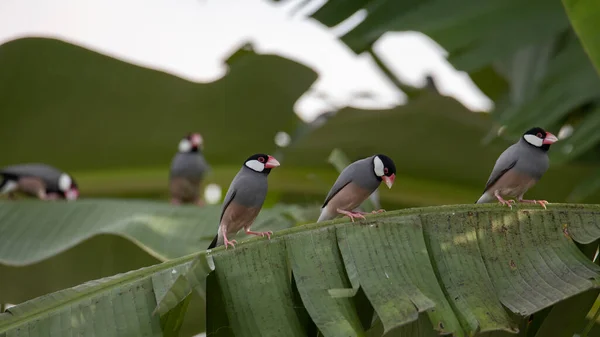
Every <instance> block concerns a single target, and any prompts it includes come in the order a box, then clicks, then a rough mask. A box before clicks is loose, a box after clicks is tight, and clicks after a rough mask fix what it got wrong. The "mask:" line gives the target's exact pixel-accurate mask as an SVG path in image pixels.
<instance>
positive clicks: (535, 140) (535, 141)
mask: <svg viewBox="0 0 600 337" xmlns="http://www.w3.org/2000/svg"><path fill="white" fill-rule="evenodd" d="M523 138H525V141H526V142H527V143H529V144H531V145H533V146H537V147H542V144H543V142H544V140H543V139H541V138H539V137H538V136H535V135H525V136H523Z"/></svg>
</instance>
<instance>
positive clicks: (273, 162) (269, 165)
mask: <svg viewBox="0 0 600 337" xmlns="http://www.w3.org/2000/svg"><path fill="white" fill-rule="evenodd" d="M279 165H280V164H279V162H278V161H277V159H275V158H273V157H271V156H269V160H267V162H266V163H265V168H273V167H277V166H279Z"/></svg>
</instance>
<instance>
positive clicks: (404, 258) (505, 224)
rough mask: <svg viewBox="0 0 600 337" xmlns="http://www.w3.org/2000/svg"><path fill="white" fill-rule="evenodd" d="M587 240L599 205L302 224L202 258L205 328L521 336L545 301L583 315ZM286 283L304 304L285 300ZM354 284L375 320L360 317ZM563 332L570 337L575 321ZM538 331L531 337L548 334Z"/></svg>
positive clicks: (165, 307) (592, 275)
mask: <svg viewBox="0 0 600 337" xmlns="http://www.w3.org/2000/svg"><path fill="white" fill-rule="evenodd" d="M598 238H600V206H598V205H569V204H551V205H550V206H549V207H548V210H543V209H541V208H539V207H529V206H526V207H522V206H519V207H516V208H515V209H512V210H511V209H508V208H505V207H501V206H498V205H451V206H442V207H427V208H420V209H419V208H417V209H407V210H402V211H395V212H387V213H384V214H378V215H372V216H370V217H369V218H368V219H367V220H366V221H362V222H357V223H351V222H348V221H347V220H336V221H329V222H324V223H319V224H311V225H305V226H301V227H296V228H293V229H288V230H283V231H280V232H277V233H275V235H274V236H273V237H272V239H271V240H270V241H264V240H260V239H259V238H255V239H250V240H248V241H245V242H243V243H240V244H239V245H237V246H236V248H235V249H228V250H226V249H224V248H223V247H218V248H216V249H213V250H212V251H210V252H209V253H208V255H207V256H208V258H209V259H211V258H212V260H213V261H214V266H215V270H214V273H215V275H216V281H215V282H212V283H208V286H207V289H206V293H207V294H211V296H212V301H208V303H207V315H208V316H207V324H208V325H210V324H211V322H212V324H213V327H212V331H218V330H220V329H221V331H226V332H223V335H227V336H231V335H235V336H257V335H260V336H276V335H277V334H279V335H281V334H282V333H284V332H285V333H287V334H288V335H299V336H307V335H314V334H307V331H309V330H310V328H311V327H310V324H306V323H304V324H303V323H302V322H304V321H303V320H302V318H301V317H302V310H301V309H305V310H306V312H307V313H308V314H309V315H310V317H311V319H312V322H314V324H316V327H317V328H318V330H319V331H320V333H321V334H322V335H323V336H365V335H369V336H373V335H374V333H375V331H380V332H381V331H383V333H385V335H386V336H388V334H389V335H390V336H392V335H394V336H396V335H398V336H401V335H403V334H406V333H407V331H408V332H410V331H412V332H413V333H415V334H413V336H414V335H418V336H428V335H430V333H431V330H427V329H425V328H424V327H426V326H429V327H430V329H433V330H435V331H437V332H438V333H442V334H447V333H453V334H454V335H456V336H474V335H477V336H479V335H493V336H504V335H506V336H509V335H514V334H520V335H523V336H525V335H526V334H523V333H527V331H526V328H527V323H526V321H527V318H528V317H529V316H530V315H532V314H537V313H540V312H541V311H542V310H544V309H546V308H551V307H552V306H555V307H554V308H553V309H554V310H556V311H557V312H563V313H564V312H565V311H564V308H561V305H562V306H563V307H564V306H567V307H568V306H569V305H571V308H573V307H572V305H573V304H569V303H570V301H574V302H573V303H580V304H581V303H583V302H584V304H585V305H584V306H583V307H582V306H579V307H578V310H571V312H570V313H569V312H567V313H566V314H564V315H563V317H562V318H563V320H566V319H571V321H577V320H578V319H583V318H584V317H585V314H586V313H587V310H589V307H591V304H592V303H594V300H595V299H596V297H597V289H600V282H599V281H600V266H598V265H596V264H594V263H592V261H591V260H589V258H587V257H586V256H585V255H584V254H583V253H582V251H580V250H579V249H578V248H577V246H576V244H575V242H578V243H589V242H593V241H595V240H597V239H598ZM207 256H204V255H199V256H198V257H196V260H202V259H207ZM196 263H199V262H196ZM203 270H204V269H200V270H199V271H194V270H193V268H192V269H190V270H189V271H188V272H187V274H183V275H182V276H180V279H188V280H192V281H186V282H187V283H188V286H187V290H188V292H189V291H191V290H190V289H191V288H192V287H194V286H195V287H198V285H199V284H202V282H201V281H202V280H200V279H201V278H199V277H198V276H197V275H204V272H203ZM190 274H194V275H196V276H194V277H193V278H191V277H189V276H186V275H190ZM194 280H195V281H194ZM199 280H200V281H199ZM180 283H181V284H182V283H184V282H180ZM181 284H180V285H179V286H178V287H173V289H171V290H169V291H167V293H166V294H167V295H166V296H165V298H168V300H165V301H163V302H162V303H161V302H159V308H161V310H162V312H169V310H173V309H174V308H176V305H177V304H178V303H179V302H180V301H182V300H183V299H184V298H185V297H186V296H188V292H180V291H179V290H181V289H183V288H185V287H181ZM190 285H192V287H190ZM295 287H297V290H298V294H299V297H300V299H301V303H302V304H303V308H297V307H295V306H294V305H293V304H294V303H295V302H294V296H295V295H294V294H295V292H294V288H295ZM359 289H360V290H362V291H364V294H365V295H366V298H367V299H368V301H367V302H368V303H369V304H370V306H372V308H373V309H374V312H375V313H376V317H377V319H376V320H375V321H373V320H372V319H368V320H362V319H361V317H362V316H363V315H364V314H365V307H364V305H363V306H357V305H356V301H357V299H356V297H357V296H358V295H357V290H359ZM178 293H180V294H182V295H179V296H178V295H177V294H178ZM215 293H220V294H221V296H220V297H219V296H217V295H215ZM582 301H583V302H582ZM218 302H220V303H221V304H218ZM212 303H216V304H217V305H215V311H214V312H213V311H211V308H212V306H211V304H212ZM563 303H564V305H563ZM223 306H224V308H223ZM217 308H218V310H217ZM583 308H587V309H585V310H582V309H583ZM574 313H575V314H576V316H573V314H574ZM223 315H226V317H227V319H226V320H224V319H223ZM569 315H570V316H569ZM548 317H556V315H555V314H553V313H550V315H548ZM371 318H372V317H371ZM422 320H424V321H422ZM571 321H569V322H571ZM365 322H366V323H365ZM372 322H375V323H373V324H372ZM378 322H379V323H378ZM427 322H428V323H427ZM426 323H427V324H426ZM550 323H551V322H550ZM215 324H221V325H220V326H214V325H215ZM378 326H379V328H378ZM565 327H568V328H569V329H570V331H568V333H570V334H571V335H572V334H573V333H576V332H579V331H581V330H580V329H582V328H583V327H582V326H581V325H580V324H572V323H569V324H565V325H564V326H563V327H562V328H563V330H562V331H563V332H565V333H566V331H565V330H564V329H565ZM367 331H368V334H367ZM415 331H418V332H415ZM543 331H548V327H547V326H544V325H542V328H541V329H536V332H537V335H536V336H554V335H548V334H544V333H543ZM379 335H381V334H379ZM561 335H562V334H561Z"/></svg>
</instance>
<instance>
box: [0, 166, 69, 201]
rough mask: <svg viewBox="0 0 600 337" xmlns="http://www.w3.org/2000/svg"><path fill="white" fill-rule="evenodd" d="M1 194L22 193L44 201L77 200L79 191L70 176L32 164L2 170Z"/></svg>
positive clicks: (10, 195) (0, 174) (0, 176)
mask: <svg viewBox="0 0 600 337" xmlns="http://www.w3.org/2000/svg"><path fill="white" fill-rule="evenodd" d="M0 178H2V180H1V181H0V194H8V196H9V197H10V198H13V197H14V193H15V192H22V193H25V194H27V195H30V196H35V197H38V198H39V199H42V200H52V199H67V200H76V199H77V198H78V197H79V189H78V186H77V183H76V182H75V179H73V177H71V176H70V175H69V174H67V173H65V172H63V171H61V170H59V169H57V168H55V167H52V166H50V165H46V164H39V163H30V164H20V165H12V166H6V167H4V168H2V169H0Z"/></svg>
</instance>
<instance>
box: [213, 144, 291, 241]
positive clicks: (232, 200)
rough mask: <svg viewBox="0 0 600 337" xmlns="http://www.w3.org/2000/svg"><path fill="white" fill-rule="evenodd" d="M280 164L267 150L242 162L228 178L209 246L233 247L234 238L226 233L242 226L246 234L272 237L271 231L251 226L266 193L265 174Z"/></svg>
mask: <svg viewBox="0 0 600 337" xmlns="http://www.w3.org/2000/svg"><path fill="white" fill-rule="evenodd" d="M279 165H280V164H279V162H278V161H277V159H275V158H274V157H272V156H270V155H267V154H262V153H258V154H254V155H252V156H250V157H249V158H248V159H246V161H245V162H244V165H242V168H241V169H240V171H239V172H238V173H237V174H236V176H235V177H234V178H233V180H232V181H231V184H230V185H229V189H228V190H227V194H226V195H225V199H224V200H223V206H222V208H221V218H220V220H219V229H218V231H217V235H216V236H215V238H214V239H213V241H212V242H211V244H210V246H209V247H208V249H211V248H214V247H216V246H220V245H223V244H224V245H225V249H227V247H228V246H231V247H235V244H237V241H236V240H229V239H228V238H227V236H231V235H235V234H236V233H237V232H238V231H239V230H240V229H242V228H244V230H245V231H246V234H251V235H259V236H262V237H264V236H267V238H268V239H271V235H272V234H273V232H272V231H266V232H254V231H251V230H250V226H251V225H252V223H253V222H254V219H256V216H257V215H258V213H259V212H260V209H261V208H262V205H263V203H264V201H265V197H266V196H267V189H268V184H267V177H268V175H269V173H271V169H273V168H275V167H278V166H279Z"/></svg>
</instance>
